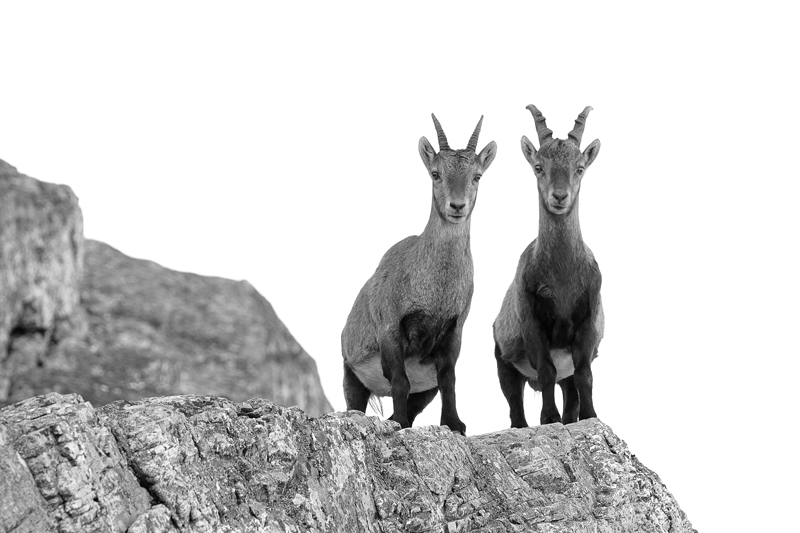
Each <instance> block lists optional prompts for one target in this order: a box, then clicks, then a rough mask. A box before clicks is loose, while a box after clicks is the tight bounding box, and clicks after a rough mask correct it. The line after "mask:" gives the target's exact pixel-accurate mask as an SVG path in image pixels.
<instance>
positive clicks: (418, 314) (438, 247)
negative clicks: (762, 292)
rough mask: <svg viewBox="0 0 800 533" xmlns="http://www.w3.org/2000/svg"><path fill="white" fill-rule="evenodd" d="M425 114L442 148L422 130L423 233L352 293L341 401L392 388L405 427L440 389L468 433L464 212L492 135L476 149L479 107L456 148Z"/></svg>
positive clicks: (363, 400) (451, 415) (450, 416)
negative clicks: (463, 415)
mask: <svg viewBox="0 0 800 533" xmlns="http://www.w3.org/2000/svg"><path fill="white" fill-rule="evenodd" d="M431 116H432V117H433V123H434V125H435V126H436V134H437V136H438V138H439V153H436V151H435V150H434V149H433V147H432V146H431V144H430V143H429V142H428V139H426V138H425V137H422V138H421V139H420V140H419V154H420V156H421V157H422V162H423V163H424V164H425V168H426V169H428V173H429V174H430V178H431V184H432V186H433V201H432V205H431V214H430V218H429V219H428V224H427V226H425V230H424V231H423V232H422V234H421V235H419V236H412V237H407V238H406V239H403V240H402V241H400V242H398V243H397V244H395V245H394V246H392V247H391V248H389V251H387V252H386V254H385V255H384V256H383V259H381V262H380V264H379V265H378V268H377V270H376V271H375V274H373V275H372V277H371V278H370V279H369V280H368V281H367V283H366V284H365V285H364V287H363V288H362V289H361V292H359V293H358V296H357V297H356V301H355V303H354V304H353V309H352V310H351V311H350V315H349V316H348V317H347V323H346V324H345V327H344V331H342V356H343V357H344V396H345V400H346V401H347V408H348V409H357V410H359V411H364V410H365V409H366V407H367V403H368V402H369V400H370V396H371V395H375V396H391V397H392V404H393V407H394V413H393V414H392V416H391V420H394V421H396V422H399V423H400V426H401V427H403V428H407V427H410V426H411V424H413V422H414V418H415V417H416V416H417V415H418V414H419V413H420V412H421V411H422V410H423V409H424V408H425V406H426V405H428V404H429V403H430V402H431V400H433V398H434V397H435V396H436V393H437V391H441V393H442V418H441V423H442V425H446V426H448V427H449V428H450V429H451V430H453V431H456V432H460V433H462V434H465V432H466V426H465V425H464V423H463V422H462V421H461V419H460V418H459V416H458V412H457V410H456V392H455V385H456V375H455V365H456V360H457V359H458V355H459V351H460V350H461V330H462V328H463V327H464V321H465V320H466V318H467V314H468V313H469V307H470V302H471V301H472V287H473V285H472V254H471V252H470V247H469V230H470V216H471V215H472V210H473V208H474V207H475V198H476V196H477V194H478V182H479V180H480V179H481V176H482V175H483V173H484V172H485V171H486V169H488V168H489V165H491V163H492V161H493V160H494V157H495V154H496V152H497V145H496V144H495V142H494V141H492V142H490V143H489V144H488V145H487V146H486V147H485V148H484V149H483V150H481V152H480V153H476V149H477V146H478V134H479V133H480V130H481V124H482V123H483V117H481V119H480V121H479V122H478V125H477V126H476V128H475V131H474V133H473V134H472V137H471V138H470V140H469V143H468V144H467V148H466V149H464V150H453V149H452V148H450V146H449V145H448V143H447V137H446V136H445V134H444V131H443V130H442V126H441V124H439V121H438V120H436V117H435V116H434V115H431Z"/></svg>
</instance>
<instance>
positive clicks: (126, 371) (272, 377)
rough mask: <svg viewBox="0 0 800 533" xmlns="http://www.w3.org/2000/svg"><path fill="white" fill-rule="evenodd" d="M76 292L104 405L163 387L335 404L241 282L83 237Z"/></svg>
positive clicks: (311, 365) (314, 406)
mask: <svg viewBox="0 0 800 533" xmlns="http://www.w3.org/2000/svg"><path fill="white" fill-rule="evenodd" d="M85 261H86V271H85V274H84V276H83V285H82V288H81V296H82V300H83V306H84V309H85V311H86V316H87V321H88V325H89V332H90V338H91V342H92V346H91V350H92V351H93V352H95V353H97V354H99V357H96V358H94V361H92V364H93V365H94V366H93V367H92V368H91V369H87V370H88V371H90V372H94V373H95V374H96V375H97V376H98V378H100V377H101V376H102V379H97V380H94V381H92V384H93V387H92V389H91V395H86V394H85V392H84V391H80V392H81V393H82V394H84V397H85V398H88V399H90V401H92V403H97V404H103V403H108V402H109V401H113V400H116V399H120V398H124V399H129V400H132V399H139V398H143V397H148V396H159V395H165V394H210V395H218V396H226V397H229V398H232V399H237V400H244V399H247V398H253V397H262V398H269V399H270V400H271V401H274V402H275V403H277V404H279V405H300V406H302V408H303V409H304V410H306V411H307V412H308V413H310V414H313V415H317V414H321V413H325V412H328V411H331V410H332V407H331V406H330V404H329V403H328V400H327V399H326V398H325V394H324V393H323V392H322V385H321V383H320V381H319V375H318V374H317V365H316V363H315V362H314V360H313V359H312V358H311V356H309V355H308V354H307V353H306V352H305V350H303V348H302V347H301V346H300V344H298V342H297V341H296V340H295V339H294V337H293V336H292V334H291V333H290V332H289V330H288V329H287V328H286V326H285V325H284V324H283V322H281V320H280V319H279V318H278V316H277V315H276V314H275V311H274V310H273V308H272V306H271V305H270V303H269V302H268V301H267V300H266V299H265V298H264V297H263V296H261V295H260V294H259V293H258V291H256V290H255V288H253V286H252V285H250V284H249V283H247V282H246V281H232V280H228V279H222V278H215V277H210V276H198V275H196V274H189V273H184V272H176V271H174V270H170V269H168V268H164V267H162V266H160V265H157V264H156V263H153V262H152V261H144V260H141V259H133V258H130V257H128V256H126V255H124V254H122V253H120V252H119V251H117V250H115V249H114V248H112V247H111V246H108V245H107V244H103V243H101V242H97V241H92V240H87V241H86V259H85Z"/></svg>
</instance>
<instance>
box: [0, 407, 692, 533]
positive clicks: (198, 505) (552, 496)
mask: <svg viewBox="0 0 800 533" xmlns="http://www.w3.org/2000/svg"><path fill="white" fill-rule="evenodd" d="M0 473H2V474H3V475H2V476H0V490H1V491H2V493H0V501H1V502H2V504H0V510H2V519H0V533H6V532H11V531H14V532H19V531H129V532H135V533H151V532H152V533H154V532H162V531H163V532H179V531H180V532H190V531H191V532H194V531H197V532H201V531H203V532H205V531H209V532H211V531H231V532H232V531H246V532H270V533H272V532H282V533H286V532H301V531H302V532H305V531H315V532H339V531H346V532H359V531H373V532H383V533H388V532H401V531H402V532H406V531H407V532H426V531H435V532H441V531H445V532H462V531H463V532H466V531H474V532H496V533H500V532H512V531H514V532H516V531H520V532H522V531H547V532H562V531H563V532H566V531H570V532H572V531H575V532H583V531H587V532H588V531H593V532H609V533H610V532H620V531H630V532H639V531H645V532H649V531H652V532H676V533H677V532H692V531H694V530H693V529H692V527H691V524H690V523H689V520H688V519H687V518H686V516H685V514H684V513H683V512H682V511H681V509H680V508H679V506H678V504H677V502H676V501H675V499H674V498H673V497H672V495H671V494H670V493H669V491H668V490H667V488H666V487H665V486H664V485H663V483H661V481H660V480H659V478H658V476H657V475H656V474H654V473H653V472H651V471H650V470H648V469H647V468H646V467H644V466H643V465H642V464H641V463H640V462H639V461H638V460H637V459H636V458H635V457H634V456H633V455H631V453H630V452H629V451H628V448H627V446H626V444H625V443H624V442H623V441H622V440H621V439H619V438H618V437H617V436H616V435H615V434H614V433H613V431H612V430H611V429H610V428H609V427H608V426H606V425H605V424H603V423H602V422H601V421H599V420H596V419H592V420H587V421H582V422H579V423H577V424H571V425H568V426H563V425H561V424H552V425H548V426H539V427H534V428H526V429H509V430H505V431H501V432H497V433H491V434H487V435H479V436H474V437H467V438H465V437H462V436H459V435H455V434H453V433H451V432H450V431H449V430H448V429H447V428H445V427H437V426H427V427H418V428H411V429H406V430H399V426H398V425H397V424H395V423H394V422H390V421H382V420H379V419H378V418H376V417H367V416H364V415H363V414H361V413H358V412H348V413H330V414H327V415H324V416H321V417H319V418H310V417H308V416H306V415H305V413H303V412H302V411H301V410H299V409H297V408H285V407H279V406H276V405H274V404H272V403H270V402H268V401H265V400H260V399H254V400H249V401H248V402H243V403H236V402H232V401H229V400H226V399H223V398H219V397H213V396H169V397H157V398H148V399H144V400H140V401H136V402H126V401H119V402H115V403H113V404H109V405H106V406H104V407H102V408H100V409H97V410H95V409H94V408H93V407H92V406H91V405H90V404H88V403H86V402H84V401H83V400H82V398H81V397H80V396H77V395H66V396H61V395H58V394H55V393H52V394H48V395H46V396H39V397H35V398H31V399H29V400H26V401H23V402H20V403H17V404H15V405H12V406H9V407H6V408H4V409H2V410H0ZM8 480H13V481H8Z"/></svg>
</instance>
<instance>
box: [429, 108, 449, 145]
mask: <svg viewBox="0 0 800 533" xmlns="http://www.w3.org/2000/svg"><path fill="white" fill-rule="evenodd" d="M431 117H433V125H434V126H436V136H437V137H439V151H440V152H441V151H442V150H449V149H450V145H448V144H447V137H446V136H445V134H444V130H443V129H442V125H441V124H439V121H438V120H436V115H434V114H433V113H431Z"/></svg>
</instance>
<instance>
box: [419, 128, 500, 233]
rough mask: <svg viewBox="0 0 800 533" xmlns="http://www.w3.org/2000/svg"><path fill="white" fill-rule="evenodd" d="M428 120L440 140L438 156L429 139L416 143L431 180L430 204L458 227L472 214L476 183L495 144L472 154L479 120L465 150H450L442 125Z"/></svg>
mask: <svg viewBox="0 0 800 533" xmlns="http://www.w3.org/2000/svg"><path fill="white" fill-rule="evenodd" d="M431 117H433V124H434V126H436V134H437V136H438V137H439V153H438V154H437V153H436V151H435V150H434V149H433V146H431V143H429V142H428V139H426V138H425V137H422V138H421V139H420V140H419V155H420V156H421V157H422V162H423V163H424V164H425V168H427V169H428V174H430V176H431V180H432V181H433V201H434V205H436V210H437V211H438V212H439V216H441V217H442V219H444V220H446V221H447V222H450V223H452V224H461V223H462V222H464V221H465V220H467V219H469V216H470V215H471V214H472V209H473V208H474V207H475V198H476V196H477V194H478V182H479V180H480V179H481V176H482V175H483V173H484V172H485V171H486V169H488V168H489V165H491V164H492V161H494V156H495V154H497V144H496V143H495V142H494V141H492V142H490V143H489V144H487V145H486V147H485V148H484V149H483V150H481V152H480V153H479V154H476V153H475V150H476V149H477V147H478V135H479V134H480V132H481V124H483V117H481V119H480V120H479V121H478V125H477V126H476V127H475V131H474V132H473V133H472V137H470V139H469V143H468V144H467V147H466V148H465V149H464V150H453V149H452V148H450V146H449V145H448V144H447V137H446V136H445V134H444V131H443V130H442V125H441V124H439V121H438V120H436V116H434V115H433V113H431Z"/></svg>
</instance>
